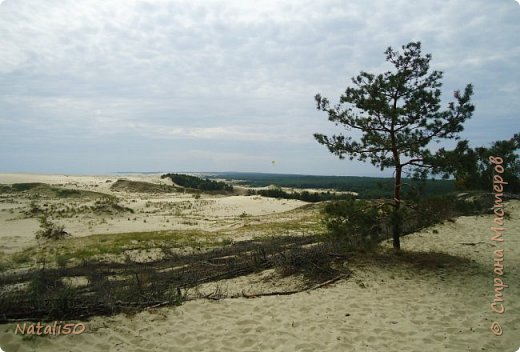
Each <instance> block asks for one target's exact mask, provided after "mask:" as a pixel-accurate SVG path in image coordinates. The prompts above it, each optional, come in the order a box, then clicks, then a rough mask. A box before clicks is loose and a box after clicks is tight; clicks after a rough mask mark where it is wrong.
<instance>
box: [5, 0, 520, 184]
mask: <svg viewBox="0 0 520 352" xmlns="http://www.w3.org/2000/svg"><path fill="white" fill-rule="evenodd" d="M519 37H520V5H519V3H518V2H516V1H514V0H496V1H488V0H472V1H462V0H417V1H407V0H394V1H385V0H372V1H365V0H349V1H337V0H323V1H308V0H274V1H271V0H264V1H245V0H242V1H238V0H230V1H223V0H211V1H209V0H208V1H184V0H183V1H176V0H175V1H163V0H154V1H151V0H150V1H135V0H111V1H107V0H101V1H98V0H92V1H90V0H85V1H72V0H46V1H41V0H3V1H1V0H0V172H37V173H66V174H107V173H111V172H117V171H135V172H144V171H168V172H182V171H192V172H196V171H199V172H204V171H248V172H272V173H295V174H312V175H354V176H383V175H391V170H388V171H385V172H381V171H380V170H379V169H377V168H375V167H374V166H372V165H371V164H370V163H362V162H357V161H349V160H339V159H338V158H337V157H335V156H333V155H331V154H330V153H329V152H328V150H327V148H326V147H324V146H322V145H320V144H318V143H317V142H316V141H315V139H314V138H313V133H316V132H319V133H325V134H331V133H334V132H343V130H342V129H341V127H336V126H334V125H333V124H332V123H330V122H329V121H328V119H327V116H326V114H325V113H324V112H320V111H318V110H316V105H315V101H314V95H315V94H316V93H321V94H322V95H323V96H326V97H328V98H329V99H330V100H331V102H337V101H338V99H339V96H340V95H341V94H342V93H343V92H344V91H345V89H346V87H347V86H349V85H351V81H350V79H351V77H353V76H355V75H357V74H358V73H359V72H360V71H362V70H363V71H368V72H372V73H376V74H377V73H382V72H385V71H388V70H390V69H391V66H390V65H389V64H388V63H387V62H386V61H385V56H384V54H383V53H384V51H385V49H386V48H387V47H388V46H392V47H393V48H396V49H397V48H400V47H401V46H402V45H404V44H406V43H408V42H410V41H421V43H422V48H423V53H431V54H432V57H433V59H432V61H431V68H432V69H435V70H440V71H443V72H444V77H443V80H442V82H443V86H442V92H443V94H442V102H443V107H446V106H447V104H448V102H449V101H451V100H452V99H451V98H452V95H453V91H454V90H457V89H464V87H465V86H466V84H468V83H472V84H473V85H474V90H475V94H474V96H473V103H474V104H475V106H476V110H475V113H474V115H473V117H472V119H471V120H469V121H467V122H466V123H465V124H464V126H465V130H464V132H463V133H461V137H462V138H467V139H469V140H470V144H471V145H472V146H488V145H489V144H490V143H491V142H492V141H495V140H500V139H508V138H510V137H512V135H513V134H514V133H515V132H519V131H520V128H519V127H520V116H519V111H520V99H519V96H520V69H519V68H520V67H519V66H520V64H519V63H520V39H519ZM452 145H453V142H448V143H445V144H442V143H441V144H440V145H436V146H435V148H437V147H439V146H446V147H450V146H452ZM273 161H276V162H275V163H273Z"/></svg>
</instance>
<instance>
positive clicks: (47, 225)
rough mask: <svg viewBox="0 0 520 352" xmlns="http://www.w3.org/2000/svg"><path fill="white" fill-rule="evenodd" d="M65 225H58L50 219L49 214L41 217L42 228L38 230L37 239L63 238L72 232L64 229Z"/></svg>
mask: <svg viewBox="0 0 520 352" xmlns="http://www.w3.org/2000/svg"><path fill="white" fill-rule="evenodd" d="M64 228H65V227H64V226H63V225H57V224H55V223H53V222H52V221H50V220H49V218H48V217H47V216H45V215H44V216H42V217H40V230H38V232H36V239H37V240H39V239H43V240H61V239H64V238H66V237H68V236H70V234H69V233H68V232H66V231H65V230H64Z"/></svg>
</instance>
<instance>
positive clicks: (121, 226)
mask: <svg viewBox="0 0 520 352" xmlns="http://www.w3.org/2000/svg"><path fill="white" fill-rule="evenodd" d="M118 179H125V180H131V181H144V182H150V183H155V184H171V181H170V182H169V181H168V180H164V179H161V178H160V175H155V174H153V175H148V174H147V175H138V174H137V175H134V174H132V175H115V176H66V175H38V174H0V184H13V183H30V182H41V183H46V184H49V185H51V186H56V187H60V188H67V189H75V190H85V191H94V192H101V193H106V194H110V195H114V196H116V197H117V198H118V202H119V204H120V205H122V206H125V207H128V208H131V209H133V210H134V213H121V214H114V215H104V216H103V215H95V214H88V213H87V214H81V213H78V214H77V216H76V215H74V216H67V217H64V218H60V217H56V218H53V220H54V222H55V223H57V224H62V225H64V226H65V231H67V232H69V233H70V234H72V236H74V237H81V236H88V235H92V234H104V233H123V232H139V231H142V232H145V231H158V230H191V229H197V230H203V231H223V230H226V229H233V228H237V227H240V226H242V225H243V224H244V223H245V222H246V221H247V218H248V217H249V216H272V215H276V214H281V213H284V212H287V211H289V210H293V209H296V208H298V207H300V206H302V205H304V204H306V203H305V202H301V201H298V200H282V199H273V198H265V197H260V196H227V197H226V196H221V195H220V196H219V195H207V194H203V195H201V196H200V198H195V197H194V195H192V194H187V193H168V194H164V193H153V194H151V193H146V194H143V193H131V192H124V191H119V192H115V191H112V190H111V189H110V186H111V185H112V184H113V183H114V182H115V181H117V180H118ZM30 203H31V200H30V199H29V198H28V197H25V198H20V197H19V196H17V195H13V196H12V197H6V198H5V199H3V201H2V202H0V253H1V252H4V253H12V252H15V251H18V250H21V249H23V248H26V247H28V246H31V245H34V243H35V242H34V236H35V233H36V231H38V229H39V222H38V219H37V217H31V218H27V217H24V216H23V211H24V210H27V209H28V207H29V206H30ZM37 203H38V204H39V205H40V206H42V204H48V205H55V206H60V207H65V206H70V207H71V208H76V209H78V208H79V207H80V206H89V205H92V204H93V202H88V201H85V200H81V199H80V200H75V199H49V200H38V201H37ZM280 221H283V219H280Z"/></svg>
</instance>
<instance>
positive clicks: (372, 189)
mask: <svg viewBox="0 0 520 352" xmlns="http://www.w3.org/2000/svg"><path fill="white" fill-rule="evenodd" d="M210 177H211V176H210ZM213 177H215V178H217V177H218V178H225V179H228V180H236V181H239V182H240V183H241V184H243V185H244V186H251V187H267V186H271V185H276V186H277V187H287V188H315V189H334V190H336V191H338V192H355V193H357V194H358V198H362V199H377V198H392V197H393V194H394V185H393V179H392V178H384V177H357V176H312V175H291V174H262V173H241V172H236V173H235V172H231V173H221V174H216V175H215V176H213ZM418 190H420V192H421V193H422V194H423V195H439V194H448V193H450V192H453V191H454V190H455V183H454V181H453V180H435V179H430V180H425V181H424V182H423V181H420V182H419V181H416V180H413V179H408V178H405V179H403V192H405V193H417V191H418ZM324 193H325V192H324Z"/></svg>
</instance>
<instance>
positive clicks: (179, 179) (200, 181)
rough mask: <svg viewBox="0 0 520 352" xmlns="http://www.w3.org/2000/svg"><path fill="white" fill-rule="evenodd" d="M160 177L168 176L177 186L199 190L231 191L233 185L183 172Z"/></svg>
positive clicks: (165, 176)
mask: <svg viewBox="0 0 520 352" xmlns="http://www.w3.org/2000/svg"><path fill="white" fill-rule="evenodd" d="M161 178H169V179H170V180H172V181H173V183H175V184H176V185H178V186H181V187H185V188H192V189H198V190H201V191H226V192H232V191H233V186H231V185H229V184H227V183H225V182H222V181H213V180H210V179H207V178H200V177H196V176H190V175H184V174H165V175H162V176H161Z"/></svg>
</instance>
